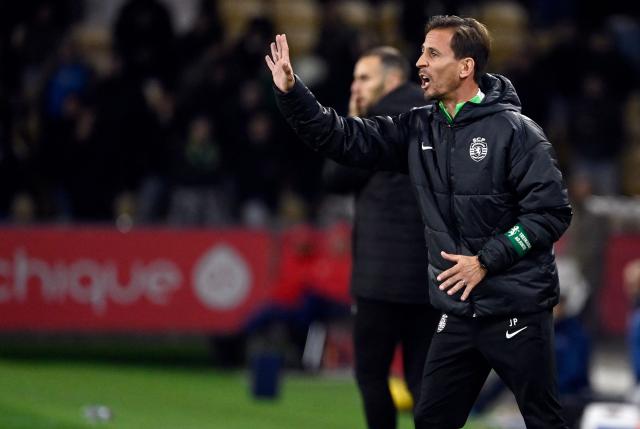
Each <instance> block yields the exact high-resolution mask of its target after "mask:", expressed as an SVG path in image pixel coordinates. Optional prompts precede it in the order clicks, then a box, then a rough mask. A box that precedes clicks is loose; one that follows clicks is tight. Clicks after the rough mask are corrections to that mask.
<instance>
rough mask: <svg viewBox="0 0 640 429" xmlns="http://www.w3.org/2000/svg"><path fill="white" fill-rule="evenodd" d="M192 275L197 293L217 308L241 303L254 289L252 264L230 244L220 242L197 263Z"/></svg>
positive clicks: (226, 308) (220, 308)
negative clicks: (220, 243)
mask: <svg viewBox="0 0 640 429" xmlns="http://www.w3.org/2000/svg"><path fill="white" fill-rule="evenodd" d="M192 275H193V287H194V289H195V291H194V292H195V294H196V296H197V297H198V298H199V299H200V301H201V302H202V304H204V305H205V306H206V307H209V308H211V309H215V310H230V309H233V308H234V307H237V306H238V305H240V304H242V302H243V301H244V300H245V299H246V298H247V296H248V295H249V291H250V289H251V281H252V278H251V270H250V268H249V265H248V264H247V262H246V261H245V260H244V258H243V257H242V255H240V254H239V253H238V252H237V251H236V250H235V249H233V248H232V247H230V246H227V245H216V246H214V247H213V248H212V249H211V250H209V251H208V252H207V253H205V254H204V255H203V256H202V257H201V258H200V259H199V260H198V261H197V262H196V264H195V265H194V267H193V272H192Z"/></svg>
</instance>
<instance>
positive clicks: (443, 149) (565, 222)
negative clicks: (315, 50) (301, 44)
mask: <svg viewBox="0 0 640 429" xmlns="http://www.w3.org/2000/svg"><path fill="white" fill-rule="evenodd" d="M480 86H481V89H482V91H483V92H484V93H485V94H486V95H485V98H484V100H483V101H482V103H480V104H473V103H466V104H465V105H464V106H463V107H462V109H461V110H460V111H459V112H458V114H457V115H456V117H455V119H454V122H453V124H449V123H448V122H447V120H446V118H445V117H444V115H443V114H442V112H441V111H440V110H439V108H438V107H437V106H436V105H432V106H429V107H424V108H419V109H414V110H412V111H411V112H409V113H406V114H402V115H399V116H393V117H389V116H386V117H385V116H378V117H375V118H371V119H361V118H343V117H340V116H339V115H337V114H336V113H335V111H333V110H332V109H327V108H324V107H322V106H321V105H320V104H318V103H317V101H316V100H315V98H314V97H313V95H312V94H311V92H310V91H309V90H308V89H307V88H306V87H305V86H304V85H303V84H302V82H300V79H299V78H298V79H297V81H296V84H295V86H294V88H293V89H292V90H291V91H290V92H288V93H286V94H283V93H280V92H279V91H276V94H277V101H278V103H279V106H280V109H281V111H282V112H283V114H284V116H285V117H286V119H287V120H288V122H289V123H290V124H291V126H292V127H293V128H294V130H295V131H296V132H297V133H298V135H299V136H300V137H301V138H302V139H303V140H304V141H305V142H306V143H307V144H309V145H310V146H311V147H312V148H314V149H316V150H318V151H320V152H322V153H324V154H326V155H327V156H329V157H331V158H333V159H335V160H338V161H340V162H342V163H346V164H349V165H353V166H358V167H362V168H369V169H379V170H391V171H408V172H409V174H410V177H411V182H412V183H413V186H414V190H415V193H416V198H417V200H418V204H419V206H420V210H421V213H422V217H423V221H424V223H425V225H426V228H425V233H426V237H427V243H428V247H429V280H430V288H429V291H430V299H431V303H432V304H433V305H434V306H435V307H436V308H438V309H440V310H442V311H444V312H450V313H453V314H458V315H462V316H473V315H474V314H475V315H477V316H488V315H508V314H520V313H530V312H536V311H540V310H543V309H548V308H551V307H552V306H553V305H555V304H556V303H557V301H558V275H557V270H556V265H555V258H554V255H553V243H554V242H555V241H556V240H558V238H560V236H561V235H562V234H563V233H564V231H565V230H566V229H567V227H568V226H569V222H570V219H571V207H570V205H569V201H568V195H567V190H566V186H565V185H564V181H563V179H562V174H561V173H560V171H559V169H558V166H557V162H556V160H555V155H554V151H553V148H552V146H551V144H549V142H548V141H547V138H546V137H545V135H544V133H543V131H542V130H541V129H540V127H539V126H538V125H536V124H535V123H534V122H533V121H532V120H530V119H529V118H527V117H525V116H523V115H522V114H520V101H519V99H518V96H517V94H516V92H515V89H514V88H513V86H512V85H511V82H509V80H508V79H506V78H504V77H502V76H499V75H489V74H487V75H485V76H484V77H483V79H482V81H481V85H480ZM515 226H518V229H515ZM508 235H509V236H511V237H509V236H508ZM516 246H518V247H516ZM442 250H445V251H447V252H449V253H457V254H464V255H480V257H481V259H482V260H483V262H484V263H485V265H486V266H487V267H488V269H489V274H488V275H487V276H486V277H485V279H484V280H483V281H482V282H481V283H480V284H479V285H478V286H476V288H475V289H474V290H473V292H472V294H471V296H470V299H468V300H466V301H460V296H461V291H460V292H458V293H457V294H454V295H453V296H449V295H447V294H446V293H445V292H443V291H440V290H439V289H438V287H437V286H438V282H437V280H436V277H437V275H438V274H440V273H441V272H442V271H444V270H445V269H447V268H449V267H451V266H452V264H451V262H448V261H446V260H444V259H443V258H442V257H441V256H440V251H442Z"/></svg>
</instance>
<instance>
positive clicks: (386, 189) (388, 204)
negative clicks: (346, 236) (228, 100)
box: [323, 83, 429, 303]
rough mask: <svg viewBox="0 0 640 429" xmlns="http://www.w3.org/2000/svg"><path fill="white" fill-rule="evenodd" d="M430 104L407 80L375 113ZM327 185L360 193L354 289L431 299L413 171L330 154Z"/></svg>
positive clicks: (385, 296)
mask: <svg viewBox="0 0 640 429" xmlns="http://www.w3.org/2000/svg"><path fill="white" fill-rule="evenodd" d="M424 104H426V103H425V100H424V95H423V92H422V90H421V89H420V87H418V86H417V85H415V84H408V83H406V84H404V85H402V86H400V87H398V88H396V89H395V90H393V91H392V92H390V93H389V94H387V95H386V96H384V97H383V98H382V99H380V101H378V103H376V104H375V105H374V106H372V107H371V109H370V111H369V114H370V115H372V116H375V115H382V114H387V115H398V114H400V113H404V112H408V111H409V110H411V109H412V108H414V107H416V106H422V105H424ZM323 181H324V183H325V188H326V189H327V190H329V191H333V192H338V193H355V194H356V215H355V219H354V225H353V270H352V273H351V294H352V295H353V296H356V297H361V298H369V299H377V300H381V301H390V302H399V303H427V302H428V301H429V293H428V280H427V265H428V264H427V246H426V243H425V240H424V236H423V233H422V231H423V229H424V224H423V223H422V218H421V217H420V211H419V209H418V203H417V202H416V197H415V195H414V193H413V189H412V186H411V182H410V180H409V176H408V175H406V174H402V173H394V172H389V171H379V172H372V171H371V170H363V169H359V168H353V167H345V166H342V165H340V164H337V163H336V162H334V161H332V160H327V162H326V163H325V166H324V169H323Z"/></svg>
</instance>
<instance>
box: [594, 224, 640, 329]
mask: <svg viewBox="0 0 640 429" xmlns="http://www.w3.org/2000/svg"><path fill="white" fill-rule="evenodd" d="M639 260H640V236H639V235H631V234H627V235H617V236H612V237H611V238H610V239H609V243H608V245H607V249H606V254H605V272H604V276H605V277H604V289H603V291H602V293H601V294H600V298H599V302H600V315H601V320H602V325H603V327H604V328H605V330H606V331H607V332H609V333H612V334H624V333H625V332H627V322H628V317H629V314H630V311H631V302H632V300H631V298H630V297H629V295H628V293H627V292H626V291H625V284H624V271H625V269H626V268H627V267H628V266H629V264H631V263H633V262H634V261H639Z"/></svg>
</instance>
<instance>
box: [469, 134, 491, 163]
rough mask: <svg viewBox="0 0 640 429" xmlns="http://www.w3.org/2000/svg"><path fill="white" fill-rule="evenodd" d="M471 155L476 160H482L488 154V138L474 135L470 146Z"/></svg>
mask: <svg viewBox="0 0 640 429" xmlns="http://www.w3.org/2000/svg"><path fill="white" fill-rule="evenodd" d="M469 155H470V156H471V159H473V160H474V161H475V162H479V161H482V160H483V159H484V157H485V156H487V139H485V138H484V137H474V138H473V141H472V142H471V146H469Z"/></svg>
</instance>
